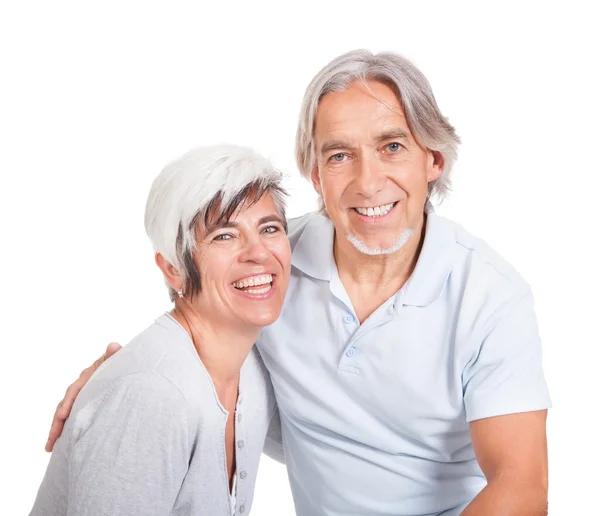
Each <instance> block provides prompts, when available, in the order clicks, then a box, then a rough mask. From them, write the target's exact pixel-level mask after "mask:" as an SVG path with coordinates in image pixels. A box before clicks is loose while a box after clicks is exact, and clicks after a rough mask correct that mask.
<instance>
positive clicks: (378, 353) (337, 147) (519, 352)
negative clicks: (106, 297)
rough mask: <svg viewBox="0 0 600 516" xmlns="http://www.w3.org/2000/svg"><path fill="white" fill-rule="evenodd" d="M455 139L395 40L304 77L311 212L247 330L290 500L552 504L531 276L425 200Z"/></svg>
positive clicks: (429, 507) (310, 510) (337, 507)
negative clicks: (283, 274) (273, 401)
mask: <svg viewBox="0 0 600 516" xmlns="http://www.w3.org/2000/svg"><path fill="white" fill-rule="evenodd" d="M458 142H459V140H458V137H457V136H456V134H455V131H454V128H453V127H452V126H451V125H450V124H449V123H448V121H447V120H446V118H445V117H444V116H443V115H442V114H441V112H440V110H439V108H438V106H437V104H436V101H435V99H434V96H433V93H432V91H431V88H430V86H429V83H428V82H427V80H426V78H425V77H424V76H423V74H422V73H421V72H420V71H419V70H418V69H417V68H416V67H415V66H414V65H413V64H411V63H410V62H408V61H407V60H406V59H404V58H402V57H401V56H399V55H397V54H393V53H381V54H376V55H373V54H371V53H370V52H367V51H354V52H350V53H347V54H344V55H342V56H340V57H338V58H336V59H334V60H333V61H332V62H331V63H329V64H328V65H327V66H326V67H325V68H323V69H322V70H321V71H320V72H319V73H318V74H317V76H316V77H315V78H314V79H313V81H312V82H311V83H310V85H309V86H308V88H307V90H306V94H305V97H304V101H303V104H302V109H301V114H300V121H299V125H298V132H297V142H296V152H297V162H298V166H299V168H300V171H301V173H302V174H303V175H304V176H305V177H306V178H307V179H309V180H310V181H312V183H313V185H314V187H315V189H316V191H317V192H318V194H319V196H320V198H321V201H322V210H321V212H319V213H310V214H308V215H305V216H303V217H300V218H298V219H295V220H292V221H290V231H289V238H290V242H291V245H292V250H293V257H292V265H293V268H292V277H291V280H290V287H289V291H288V296H287V300H286V303H285V305H284V308H283V311H282V315H281V317H280V318H279V320H278V321H277V322H276V323H275V324H273V325H272V326H270V327H269V328H267V329H265V330H264V331H263V333H262V334H261V337H260V340H259V342H258V346H259V350H260V352H261V355H262V357H263V360H264V362H265V364H266V365H267V367H268V369H269V372H270V373H271V379H272V382H273V386H274V388H275V393H276V397H277V402H278V405H279V411H280V416H281V436H282V438H283V439H282V443H283V455H284V457H285V462H286V465H287V469H288V474H289V479H290V483H291V488H292V493H293V497H294V503H295V506H296V511H297V514H299V515H300V516H316V515H327V516H348V515H353V514H355V515H369V516H379V515H381V516H383V515H395V516H433V515H445V516H457V515H463V516H473V515H475V516H481V515H486V516H493V515H505V516H511V515H544V514H546V513H547V476H548V474H547V469H548V467H547V445H546V415H547V411H546V409H547V408H548V407H550V399H549V396H548V391H547V387H546V383H545V380H544V375H543V372H542V366H541V345H540V339H539V336H538V329H537V324H536V318H535V314H534V310H533V299H532V294H531V291H530V288H529V286H528V285H527V283H526V282H525V281H524V280H523V279H522V278H521V277H520V276H519V275H518V273H517V272H516V271H515V270H514V269H513V268H512V267H511V266H510V265H509V264H508V263H506V262H505V261H504V260H503V259H502V258H501V257H500V256H498V254H496V253H495V252H494V251H493V250H491V249H490V248H489V247H488V246H487V245H486V244H485V243H484V242H482V241H481V240H479V239H477V238H475V237H474V236H472V235H471V234H469V233H468V232H467V231H465V230H464V229H463V228H462V227H460V226H459V225H458V224H456V223H454V222H451V221H450V220H447V219H445V218H442V217H440V216H438V215H436V214H435V212H434V210H433V208H432V205H431V203H430V199H433V198H434V197H437V198H440V199H443V197H444V195H445V193H446V192H447V190H448V187H449V181H450V172H451V169H452V164H453V162H454V159H455V157H456V148H457V145H458ZM111 351H112V350H111ZM100 362H101V360H99V361H97V363H96V364H95V365H94V366H92V367H90V368H88V369H87V370H85V371H84V372H83V373H82V377H81V378H80V380H78V381H77V382H76V383H75V384H73V385H72V386H71V387H70V388H69V390H68V391H67V395H66V397H65V400H63V402H62V403H61V405H60V406H59V409H58V410H57V414H56V416H55V421H54V423H53V427H52V429H51V433H50V439H49V443H48V445H47V448H51V447H52V444H53V442H54V440H55V439H56V437H57V434H59V433H60V430H61V425H62V423H63V420H64V419H65V418H66V416H67V414H68V412H69V410H70V407H71V404H72V401H73V399H74V396H75V395H76V393H77V392H78V391H79V390H80V389H81V387H82V385H83V384H84V383H85V381H86V380H87V378H89V376H90V375H91V373H92V372H93V370H94V369H95V367H97V365H98V364H99V363H100ZM240 401H241V400H240ZM239 444H240V445H243V443H239ZM271 444H272V443H271ZM238 481H239V482H243V478H242V477H241V476H240V478H239V480H238Z"/></svg>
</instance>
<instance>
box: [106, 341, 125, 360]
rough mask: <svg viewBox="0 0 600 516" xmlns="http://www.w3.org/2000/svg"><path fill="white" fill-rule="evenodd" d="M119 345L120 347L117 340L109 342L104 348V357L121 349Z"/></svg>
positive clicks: (108, 356)
mask: <svg viewBox="0 0 600 516" xmlns="http://www.w3.org/2000/svg"><path fill="white" fill-rule="evenodd" d="M121 347H122V346H121V344H119V343H118V342H111V343H110V344H109V345H108V346H107V348H106V353H104V357H105V358H110V357H111V356H113V355H114V354H115V353H116V352H117V351H119V350H120V349H121Z"/></svg>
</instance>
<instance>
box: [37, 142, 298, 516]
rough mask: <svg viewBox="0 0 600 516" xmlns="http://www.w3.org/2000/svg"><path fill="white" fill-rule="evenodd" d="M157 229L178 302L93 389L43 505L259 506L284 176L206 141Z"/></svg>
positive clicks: (158, 212)
mask: <svg viewBox="0 0 600 516" xmlns="http://www.w3.org/2000/svg"><path fill="white" fill-rule="evenodd" d="M145 225H146V232H147V233H148V236H149V237H150V240H151V241H152V244H153V246H154V251H155V258H156V263H157V265H158V267H159V268H160V270H161V271H162V273H163V275H164V278H165V281H166V283H167V287H168V289H169V294H170V297H171V300H172V301H173V302H174V308H173V310H172V311H171V312H169V313H165V314H164V315H161V316H160V317H159V318H158V319H156V321H155V322H154V324H152V325H151V326H150V327H149V328H147V329H146V330H144V331H143V332H142V333H140V334H139V335H138V336H137V337H136V338H134V339H133V340H132V341H131V342H130V343H129V344H128V345H127V346H126V347H125V349H124V350H123V352H121V353H119V354H118V355H117V356H115V357H114V358H112V359H111V360H109V361H107V362H106V363H105V364H103V365H102V367H100V368H99V369H98V371H97V372H96V373H95V374H94V376H93V377H92V379H91V380H90V381H89V382H88V384H87V385H86V386H85V388H84V389H83V390H82V391H81V394H80V395H79V397H78V398H77V401H76V402H75V405H74V407H73V410H72V413H71V417H70V418H69V420H68V421H67V423H66V425H65V428H64V431H63V434H62V436H61V437H60V439H59V440H58V441H57V443H56V446H55V448H54V452H53V454H52V457H51V460H50V463H49V465H48V469H47V471H46V475H45V477H44V479H43V482H42V485H41V487H40V489H39V492H38V495H37V499H36V501H35V505H34V507H33V510H32V512H31V514H32V515H44V516H55V515H56V516H58V515H61V516H62V515H77V516H84V515H91V514H94V515H97V514H110V515H111V516H117V515H134V514H135V515H157V516H159V515H175V514H176V515H184V514H185V515H196V514H198V515H201V514H207V515H210V516H219V515H223V516H226V515H227V516H229V515H231V514H233V513H235V512H236V508H237V513H238V514H242V513H244V512H246V513H247V512H248V511H249V509H250V506H251V503H252V495H253V489H254V484H255V479H256V473H257V469H258V462H259V458H260V455H261V451H262V448H263V443H264V442H265V436H266V434H267V431H268V427H269V424H270V422H271V420H272V419H273V418H277V412H276V405H275V400H274V397H273V393H272V388H271V385H270V381H269V377H268V374H267V372H266V370H265V368H264V365H263V364H262V362H261V359H260V356H259V355H258V352H257V351H256V348H254V347H253V345H254V341H255V340H256V338H257V336H258V334H259V332H260V330H261V328H262V327H264V326H266V325H268V324H271V323H273V322H274V321H275V320H276V319H277V317H278V315H279V312H280V310H281V307H282V304H283V300H284V296H285V292H286V289H287V285H288V281H289V272H290V248H289V243H288V239H287V236H286V223H285V214H284V192H283V190H282V187H281V185H280V174H279V173H278V172H277V171H276V170H275V169H273V167H272V166H271V165H270V164H269V162H268V161H266V160H265V159H263V158H262V157H260V156H258V155H257V154H255V153H254V152H252V151H250V150H248V149H245V148H240V147H234V146H215V147H206V148H199V149H195V150H193V151H191V152H189V153H187V154H185V155H184V156H183V157H181V158H180V159H178V160H177V161H175V162H173V163H171V164H169V165H168V166H167V167H165V168H164V169H163V171H162V172H161V173H160V175H159V176H158V177H157V178H156V180H155V181H154V183H153V185H152V188H151V191H150V195H149V197H148V202H147V205H146V216H145Z"/></svg>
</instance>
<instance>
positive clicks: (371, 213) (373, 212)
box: [354, 203, 395, 217]
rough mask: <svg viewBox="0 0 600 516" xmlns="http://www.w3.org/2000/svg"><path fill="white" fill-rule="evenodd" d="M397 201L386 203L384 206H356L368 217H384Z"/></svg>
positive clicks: (358, 210)
mask: <svg viewBox="0 0 600 516" xmlns="http://www.w3.org/2000/svg"><path fill="white" fill-rule="evenodd" d="M394 204H395V203H391V204H384V205H382V206H375V207H374V208H354V209H355V210H356V211H357V212H358V213H360V214H361V215H365V216H367V217H383V216H384V215H386V214H387V213H388V212H389V211H390V210H391V209H392V208H393V207H394Z"/></svg>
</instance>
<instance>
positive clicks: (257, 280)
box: [233, 274, 273, 294]
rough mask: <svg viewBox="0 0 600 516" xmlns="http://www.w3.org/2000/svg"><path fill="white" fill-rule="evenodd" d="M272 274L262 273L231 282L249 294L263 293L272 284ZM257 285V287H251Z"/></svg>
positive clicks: (269, 288)
mask: <svg viewBox="0 0 600 516" xmlns="http://www.w3.org/2000/svg"><path fill="white" fill-rule="evenodd" d="M272 284H273V276H272V275H271V274H263V275H262V276H253V277H252V278H246V279H243V280H240V281H236V282H234V283H233V286H234V287H235V288H237V289H239V290H243V291H244V292H248V293H249V294H265V293H267V292H268V291H269V290H271V287H272V286H273V285H272ZM252 287H258V288H252Z"/></svg>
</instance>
